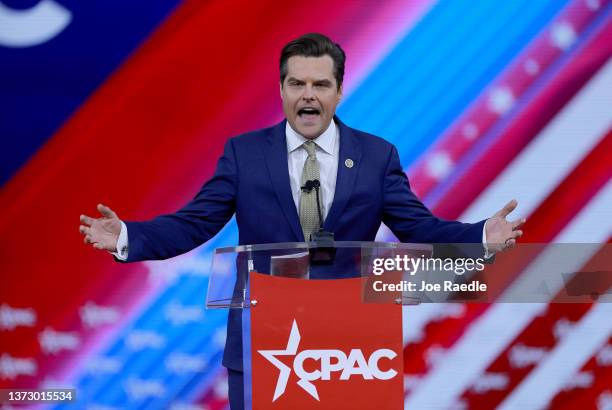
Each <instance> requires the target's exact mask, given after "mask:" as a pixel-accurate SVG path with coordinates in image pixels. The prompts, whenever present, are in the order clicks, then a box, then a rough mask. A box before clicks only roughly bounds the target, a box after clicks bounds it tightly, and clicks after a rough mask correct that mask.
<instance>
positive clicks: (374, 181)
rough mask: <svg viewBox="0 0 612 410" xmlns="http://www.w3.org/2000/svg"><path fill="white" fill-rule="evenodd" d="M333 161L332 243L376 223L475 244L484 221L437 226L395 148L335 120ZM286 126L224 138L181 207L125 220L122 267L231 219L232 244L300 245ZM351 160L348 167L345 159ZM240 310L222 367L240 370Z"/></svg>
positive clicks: (165, 253) (356, 237)
mask: <svg viewBox="0 0 612 410" xmlns="http://www.w3.org/2000/svg"><path fill="white" fill-rule="evenodd" d="M334 121H336V123H337V124H338V126H339V131H340V156H339V159H338V160H339V164H338V174H337V179H336V191H335V194H334V199H333V203H332V206H331V208H330V210H329V212H328V215H327V217H326V219H325V221H324V228H325V230H327V231H331V232H334V234H335V239H336V240H338V241H373V240H374V239H375V236H376V232H377V231H378V229H379V227H380V224H381V222H384V223H385V225H387V226H388V227H389V228H390V229H391V231H393V233H394V234H395V235H396V236H397V237H398V238H399V239H400V240H401V241H402V242H419V243H481V242H482V232H483V226H484V222H485V221H481V222H478V223H475V224H465V223H461V222H456V221H445V220H442V219H439V218H437V217H435V216H434V215H432V213H431V212H430V211H429V210H428V209H427V208H426V207H425V206H424V205H423V204H422V203H421V201H419V199H418V198H417V197H416V196H415V195H414V194H413V193H412V191H411V190H410V186H409V184H408V179H407V178H406V175H405V174H404V171H403V170H402V167H401V165H400V161H399V156H398V153H397V149H396V148H395V147H394V146H393V145H392V144H390V143H389V142H387V141H385V140H383V139H382V138H379V137H376V136H374V135H370V134H367V133H365V132H361V131H358V130H355V129H352V128H350V127H348V126H346V125H345V124H343V123H342V122H341V121H340V120H339V119H338V118H337V117H334ZM285 124H286V120H284V121H282V122H281V123H279V124H277V125H275V126H273V127H270V128H266V129H263V130H259V131H254V132H250V133H247V134H244V135H240V136H238V137H234V138H231V139H230V140H228V141H227V143H226V144H225V149H224V152H223V155H222V157H221V158H220V159H219V162H218V164H217V169H216V171H215V174H214V176H213V177H212V178H211V179H210V180H209V181H208V182H206V183H205V184H204V186H203V187H202V189H201V190H200V192H198V194H197V195H196V196H195V198H194V199H193V200H192V201H191V202H189V203H188V204H187V205H186V206H185V207H183V208H182V209H181V210H179V211H178V212H176V213H174V214H170V215H162V216H159V217H157V218H155V219H153V220H151V221H147V222H126V225H127V228H128V240H129V251H128V259H127V262H133V261H141V260H151V259H167V258H171V257H173V256H176V255H179V254H182V253H185V252H187V251H189V250H191V249H193V248H195V247H196V246H198V245H201V244H203V243H204V242H206V241H207V240H209V239H210V238H212V237H213V236H214V235H215V234H216V233H217V232H219V230H221V228H222V227H223V226H224V225H225V224H226V223H227V222H228V221H229V220H230V219H231V217H232V216H233V215H234V213H235V214H236V221H237V223H238V229H239V242H240V244H241V245H244V244H258V243H273V242H302V241H304V235H303V233H302V229H301V227H300V221H299V215H298V211H297V209H296V207H295V203H294V201H293V197H292V195H291V187H290V182H289V170H288V163H287V157H288V153H287V144H286V136H285ZM347 159H351V160H353V164H354V165H353V167H351V168H349V167H346V166H345V160H347ZM241 332H242V327H241V316H240V312H238V311H236V310H234V309H232V310H231V311H230V315H229V320H228V331H227V333H228V337H227V343H226V348H225V354H224V357H223V364H224V365H225V366H226V367H228V368H231V369H236V370H240V369H242V337H241V336H242V333H241Z"/></svg>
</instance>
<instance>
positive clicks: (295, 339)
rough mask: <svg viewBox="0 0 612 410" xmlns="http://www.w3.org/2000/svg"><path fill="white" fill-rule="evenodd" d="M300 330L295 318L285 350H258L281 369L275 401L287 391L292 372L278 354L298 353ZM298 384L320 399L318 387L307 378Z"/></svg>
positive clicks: (293, 354) (289, 354) (290, 354)
mask: <svg viewBox="0 0 612 410" xmlns="http://www.w3.org/2000/svg"><path fill="white" fill-rule="evenodd" d="M300 339H301V336H300V330H299V329H298V325H297V322H296V321H295V319H293V325H292V326H291V333H289V340H288V341H287V348H286V349H285V350H258V351H257V352H258V353H259V354H260V355H262V356H263V357H265V358H266V359H267V360H268V361H269V362H270V363H272V364H273V365H274V366H276V368H277V369H278V370H279V374H278V380H277V381H276V389H275V390H274V397H273V398H272V401H273V402H274V401H275V400H276V399H278V398H279V397H280V396H282V395H283V393H285V389H286V388H287V382H288V381H289V375H290V374H291V368H290V367H289V366H287V365H286V364H285V363H283V362H281V361H280V360H278V359H277V358H276V356H295V354H296V353H297V349H298V345H299V344H300ZM298 385H299V386H300V387H301V388H302V389H304V390H305V391H306V392H307V393H308V394H310V395H311V396H312V397H314V398H315V399H317V400H319V394H318V392H317V389H316V387H315V386H314V385H313V384H312V383H310V382H309V381H307V380H304V379H301V380H300V381H298Z"/></svg>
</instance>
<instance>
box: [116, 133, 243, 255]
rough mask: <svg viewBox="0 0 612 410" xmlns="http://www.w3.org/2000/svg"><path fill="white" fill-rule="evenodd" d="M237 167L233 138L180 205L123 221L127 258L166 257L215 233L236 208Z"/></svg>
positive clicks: (195, 244)
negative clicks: (138, 219)
mask: <svg viewBox="0 0 612 410" xmlns="http://www.w3.org/2000/svg"><path fill="white" fill-rule="evenodd" d="M237 179H238V169H237V163H236V152H235V147H234V142H233V139H230V140H229V141H228V142H227V143H226V144H225V148H224V152H223V155H222V156H221V158H220V159H219V161H218V163H217V168H216V170H215V174H214V176H213V177H212V178H211V179H210V180H209V181H208V182H206V183H205V184H204V186H203V187H202V189H201V190H200V192H198V194H197V195H196V196H195V197H194V198H193V200H191V202H189V203H188V204H187V205H185V206H184V207H183V208H182V209H180V210H179V211H177V212H176V213H173V214H168V215H162V216H158V217H156V218H154V219H153V220H151V221H146V222H126V226H127V229H128V240H129V243H128V258H127V262H136V261H142V260H154V259H167V258H172V257H174V256H177V255H180V254H182V253H185V252H188V251H190V250H191V249H193V248H195V247H197V246H199V245H201V244H203V243H204V242H206V241H208V240H209V239H210V238H212V237H213V236H215V235H216V234H217V232H219V231H220V230H221V228H223V226H225V224H226V223H227V222H228V221H229V220H230V219H231V217H232V215H233V214H234V212H235V209H236V190H237V187H238V181H237Z"/></svg>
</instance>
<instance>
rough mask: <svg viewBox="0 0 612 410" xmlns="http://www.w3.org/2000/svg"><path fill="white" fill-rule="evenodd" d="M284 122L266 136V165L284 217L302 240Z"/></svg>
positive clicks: (302, 235) (299, 239)
mask: <svg viewBox="0 0 612 410" xmlns="http://www.w3.org/2000/svg"><path fill="white" fill-rule="evenodd" d="M285 123H286V120H285V121H282V122H281V123H280V124H278V125H277V126H275V127H274V128H272V134H271V135H270V136H269V137H268V142H269V145H268V147H267V149H266V152H265V157H266V165H267V167H268V172H269V173H270V179H271V180H272V186H273V187H274V191H275V192H276V196H277V198H278V201H279V203H280V206H281V209H282V210H283V213H284V214H285V218H286V219H287V222H288V223H289V226H290V227H291V230H292V231H293V233H294V234H295V236H296V238H298V241H303V240H304V234H303V233H302V228H301V226H300V217H299V215H298V212H297V209H296V208H295V203H294V202H293V195H292V194H291V183H290V182H289V164H288V161H287V140H286V136H285Z"/></svg>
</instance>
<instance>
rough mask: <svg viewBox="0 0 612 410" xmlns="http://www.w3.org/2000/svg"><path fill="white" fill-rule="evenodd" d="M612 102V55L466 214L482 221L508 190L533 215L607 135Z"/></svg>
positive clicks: (525, 212)
mask: <svg viewBox="0 0 612 410" xmlns="http://www.w3.org/2000/svg"><path fill="white" fill-rule="evenodd" d="M610 107H612V59H610V61H609V62H608V63H607V64H606V65H605V66H604V67H602V69H601V70H600V71H599V72H598V73H597V74H596V75H595V77H594V78H592V79H591V80H590V81H589V83H588V84H587V85H586V86H585V87H584V88H583V89H582V90H581V91H580V92H579V93H578V94H577V95H576V97H574V99H573V100H572V101H570V103H569V104H568V105H567V106H566V107H565V108H564V109H563V110H562V111H561V113H560V114H559V115H557V116H556V117H555V118H554V119H553V120H552V121H551V122H550V124H549V125H547V126H546V128H544V130H542V132H541V133H540V134H539V135H538V137H537V139H536V140H535V141H533V142H532V143H531V144H530V145H528V146H527V147H526V148H525V149H524V150H523V151H522V152H521V153H520V154H519V155H518V156H517V157H516V158H515V159H514V160H513V162H512V163H511V164H510V165H509V166H508V168H507V169H506V170H505V171H504V173H503V174H502V175H501V176H499V177H498V178H497V179H496V180H495V181H494V182H493V183H492V184H491V186H490V187H489V188H488V189H487V190H486V191H485V193H484V194H483V195H480V197H479V198H478V199H477V200H476V201H474V202H473V203H472V204H471V205H470V207H469V208H468V209H467V210H466V211H465V212H464V213H463V215H462V217H461V220H463V221H476V220H478V221H479V220H481V219H482V218H483V215H491V214H493V213H494V212H496V211H497V210H498V209H499V208H501V207H502V206H503V205H504V204H503V203H502V202H503V201H505V200H506V198H508V196H509V195H514V196H515V197H516V199H517V200H518V203H519V207H518V208H517V210H516V212H517V215H519V216H528V215H529V213H530V210H533V209H535V208H537V206H538V205H539V204H540V203H541V202H543V201H544V199H546V198H547V197H548V196H549V195H550V193H551V192H552V191H553V190H554V189H555V187H557V186H558V185H559V183H560V182H561V181H563V179H565V178H566V177H567V175H568V174H569V173H570V172H571V171H572V169H573V168H574V167H575V166H576V165H577V164H578V163H580V161H581V160H582V158H583V157H584V156H585V155H586V154H587V153H588V152H589V151H590V150H591V149H592V148H593V147H594V146H595V145H596V144H597V143H598V142H599V141H600V140H601V139H602V138H603V137H604V136H605V134H606V132H607V131H608V129H610V127H611V126H612V109H610ZM492 160H494V159H492ZM508 199H510V198H508Z"/></svg>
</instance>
